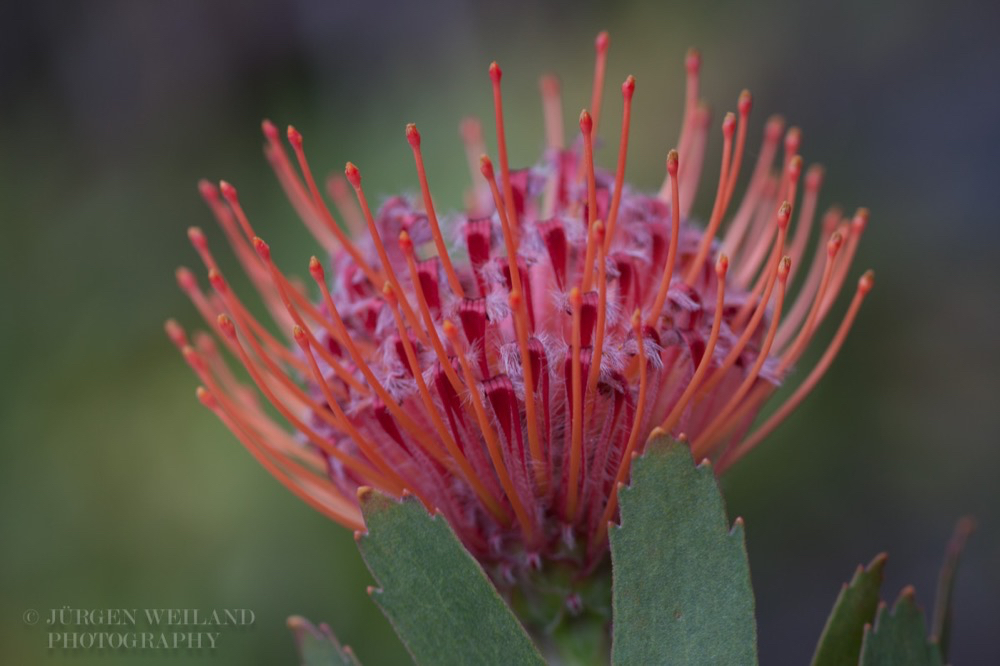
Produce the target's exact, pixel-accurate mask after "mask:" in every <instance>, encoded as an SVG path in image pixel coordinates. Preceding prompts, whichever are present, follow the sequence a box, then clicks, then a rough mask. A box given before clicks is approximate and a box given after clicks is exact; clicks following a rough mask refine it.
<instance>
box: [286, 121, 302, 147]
mask: <svg viewBox="0 0 1000 666" xmlns="http://www.w3.org/2000/svg"><path fill="white" fill-rule="evenodd" d="M288 143H290V144H292V146H294V147H295V148H301V147H302V133H301V132H299V131H298V130H297V129H295V128H294V127H293V126H292V125H289V126H288Z"/></svg>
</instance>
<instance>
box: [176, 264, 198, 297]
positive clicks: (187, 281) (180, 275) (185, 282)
mask: <svg viewBox="0 0 1000 666" xmlns="http://www.w3.org/2000/svg"><path fill="white" fill-rule="evenodd" d="M174 277H176V278H177V284H178V285H180V288H181V289H183V290H184V291H191V290H192V289H197V288H198V280H196V279H195V277H194V273H192V272H191V271H190V270H189V269H187V268H185V267H183V266H181V267H180V268H178V269H177V270H176V271H174Z"/></svg>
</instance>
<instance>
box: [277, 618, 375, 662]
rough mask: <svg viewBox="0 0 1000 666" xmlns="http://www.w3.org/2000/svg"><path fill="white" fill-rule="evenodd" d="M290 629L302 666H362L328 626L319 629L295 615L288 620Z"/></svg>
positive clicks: (321, 626)
mask: <svg viewBox="0 0 1000 666" xmlns="http://www.w3.org/2000/svg"><path fill="white" fill-rule="evenodd" d="M288 628H289V629H291V630H292V634H293V635H294V636H295V644H296V646H297V647H298V649H299V657H301V658H302V666H361V662H360V661H358V658H357V657H355V656H354V652H353V651H352V650H351V648H349V647H348V646H346V645H343V646H341V644H340V641H338V640H337V637H336V636H334V635H333V632H332V631H330V627H328V626H327V625H325V624H320V625H319V626H318V627H317V626H315V625H314V624H313V623H312V622H310V621H309V620H307V619H305V618H304V617H301V616H298V615H293V616H291V617H290V618H288Z"/></svg>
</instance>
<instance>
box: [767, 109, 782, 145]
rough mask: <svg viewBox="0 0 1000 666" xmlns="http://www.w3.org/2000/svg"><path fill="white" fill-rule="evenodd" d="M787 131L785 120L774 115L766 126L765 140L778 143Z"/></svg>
mask: <svg viewBox="0 0 1000 666" xmlns="http://www.w3.org/2000/svg"><path fill="white" fill-rule="evenodd" d="M784 129H785V119H784V118H783V117H782V116H779V115H777V114H776V115H773V116H771V117H770V118H768V119H767V124H765V125H764V139H765V140H766V141H777V140H778V139H780V138H781V133H782V132H783V131H784Z"/></svg>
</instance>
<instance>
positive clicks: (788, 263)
mask: <svg viewBox="0 0 1000 666" xmlns="http://www.w3.org/2000/svg"><path fill="white" fill-rule="evenodd" d="M790 270H792V258H791V257H789V256H788V255H787V254H786V255H785V256H783V257H782V258H781V263H779V264H778V280H780V281H781V282H782V283H784V282H785V281H786V280H788V272H789V271H790Z"/></svg>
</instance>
